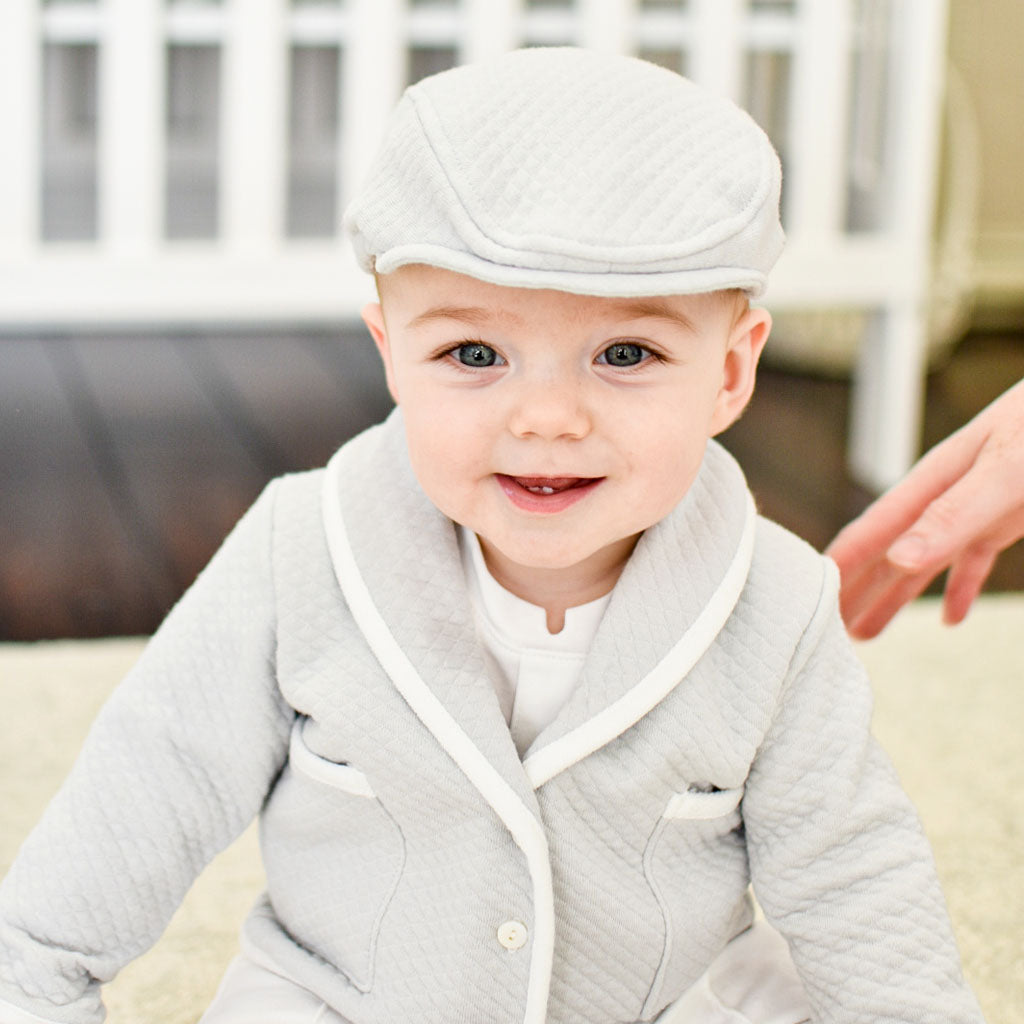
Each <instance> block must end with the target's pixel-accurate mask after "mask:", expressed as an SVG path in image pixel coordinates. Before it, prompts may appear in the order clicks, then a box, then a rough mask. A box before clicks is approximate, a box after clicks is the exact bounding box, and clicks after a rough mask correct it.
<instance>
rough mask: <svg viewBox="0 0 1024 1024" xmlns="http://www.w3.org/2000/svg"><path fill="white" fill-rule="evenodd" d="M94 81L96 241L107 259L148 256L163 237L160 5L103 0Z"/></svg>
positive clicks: (144, 0) (135, 0)
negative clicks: (96, 78)
mask: <svg viewBox="0 0 1024 1024" xmlns="http://www.w3.org/2000/svg"><path fill="white" fill-rule="evenodd" d="M103 13H104V16H105V22H104V25H103V35H102V37H101V43H100V46H101V50H100V76H99V109H100V118H99V236H100V242H101V245H103V246H104V247H105V248H106V249H107V250H108V251H109V252H111V253H112V254H114V253H116V254H118V255H122V254H130V255H138V254H140V253H142V252H149V251H152V250H153V249H154V248H155V247H156V245H157V241H158V239H159V238H160V235H161V232H162V218H163V209H162V197H163V181H164V160H163V151H164V136H163V117H162V116H161V112H162V111H163V109H164V74H165V72H164V67H165V64H164V54H165V48H164V46H163V38H162V15H163V5H162V4H161V3H160V0H107V3H106V6H105V8H104V12H103Z"/></svg>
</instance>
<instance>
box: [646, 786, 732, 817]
mask: <svg viewBox="0 0 1024 1024" xmlns="http://www.w3.org/2000/svg"><path fill="white" fill-rule="evenodd" d="M742 799H743V787H742V786H737V787H736V788H735V789H714V790H711V791H710V792H705V791H703V790H699V789H688V790H686V791H685V792H684V793H676V794H675V795H674V796H672V797H671V799H670V800H669V802H668V804H667V805H666V807H665V810H664V811H663V812H662V815H661V816H662V817H663V818H685V819H688V820H690V821H708V820H710V819H711V818H720V817H722V815H724V814H728V813H729V812H730V811H734V810H735V809H736V808H737V807H739V805H740V800H742Z"/></svg>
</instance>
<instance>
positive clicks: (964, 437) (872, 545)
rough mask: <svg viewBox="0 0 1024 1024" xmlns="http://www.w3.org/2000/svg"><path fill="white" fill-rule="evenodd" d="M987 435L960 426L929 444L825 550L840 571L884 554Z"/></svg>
mask: <svg viewBox="0 0 1024 1024" xmlns="http://www.w3.org/2000/svg"><path fill="white" fill-rule="evenodd" d="M986 436H987V435H980V434H979V436H977V437H975V436H973V435H972V434H970V433H967V432H963V431H961V432H958V433H956V434H953V435H951V436H950V437H949V438H947V439H946V440H945V441H943V442H942V443H941V444H940V445H938V446H936V447H935V448H933V449H932V450H931V451H930V452H928V454H927V455H925V456H924V458H923V459H921V461H920V462H918V463H917V465H916V466H914V468H913V469H912V470H911V471H910V472H909V473H908V474H907V476H906V477H905V478H904V479H903V480H902V481H900V483H898V484H896V485H895V486H894V487H892V488H891V489H890V490H888V491H887V492H886V493H885V494H883V495H882V496H881V497H880V498H878V499H877V500H876V501H874V502H873V503H872V504H871V505H869V506H868V508H867V509H865V510H864V512H862V513H861V514H860V515H859V516H858V517H857V518H856V519H855V520H854V521H853V522H852V523H850V524H848V525H847V526H846V527H844V528H843V529H842V530H840V532H839V533H838V534H837V536H836V538H835V539H834V540H833V541H832V543H831V544H830V545H829V546H828V548H827V549H826V553H827V554H828V555H830V556H831V557H832V558H834V559H835V560H836V563H837V564H838V565H839V567H840V570H843V569H844V568H846V569H847V570H848V571H853V570H855V568H856V566H857V565H859V564H862V563H864V562H867V561H871V560H872V559H873V558H875V557H877V556H881V555H882V554H884V552H885V551H886V550H887V549H888V548H889V547H890V546H891V545H892V544H893V542H894V541H895V540H896V539H897V538H898V537H900V536H901V535H902V534H903V533H905V532H907V531H908V530H909V529H910V528H911V527H912V526H913V525H914V524H915V523H916V522H917V521H918V519H919V518H920V517H921V516H922V515H923V514H924V512H925V511H926V510H927V509H928V507H929V505H930V504H931V503H932V502H934V501H935V500H936V499H937V498H938V497H939V496H940V495H942V494H943V492H945V491H947V490H948V489H949V488H950V487H952V486H954V485H955V484H956V482H957V481H958V480H959V479H960V478H961V477H962V476H963V475H964V474H965V473H967V472H968V471H969V470H970V468H971V467H972V465H973V464H974V460H975V458H976V457H977V454H978V450H979V449H980V447H981V445H982V444H983V443H984V440H985V437H986Z"/></svg>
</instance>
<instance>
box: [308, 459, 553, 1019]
mask: <svg viewBox="0 0 1024 1024" xmlns="http://www.w3.org/2000/svg"><path fill="white" fill-rule="evenodd" d="M340 454H341V453H340V452H339V453H338V454H336V455H335V456H334V457H333V458H332V459H331V461H330V462H329V463H328V464H327V472H326V475H325V480H324V491H323V510H322V511H323V521H324V530H325V532H326V535H327V546H328V549H329V550H330V553H331V560H332V562H333V564H334V572H335V575H336V576H337V579H338V584H339V585H340V586H341V589H342V593H343V594H344V595H345V600H346V601H347V602H348V608H349V611H350V612H351V613H352V617H353V618H354V619H355V621H356V624H357V625H358V626H359V628H360V630H361V631H362V633H363V636H364V637H365V638H366V642H367V643H368V644H369V645H370V648H371V650H372V651H373V653H374V654H375V655H376V657H377V660H378V661H379V662H380V664H381V667H382V668H383V669H384V671H385V672H387V674H388V675H389V676H390V677H391V680H392V682H393V683H394V684H395V687H396V689H397V690H398V692H399V693H400V694H401V695H402V697H403V698H404V699H405V701H406V702H407V703H408V705H409V707H411V708H412V710H413V711H414V712H415V714H416V716H417V717H418V718H419V719H420V721H421V722H423V724H424V725H425V726H426V727H427V728H428V729H429V730H430V731H431V732H432V733H433V734H434V736H435V737H436V738H437V740H438V742H439V743H440V744H441V746H442V747H443V748H444V750H445V751H446V752H447V753H448V755H449V756H450V757H451V758H452V760H453V761H454V762H455V763H456V764H457V765H458V767H459V768H460V769H461V770H462V772H463V773H464V774H465V775H466V777H467V778H468V779H469V781H470V782H471V783H472V784H473V785H474V786H475V787H476V789H477V790H478V791H479V792H480V794H481V796H483V798H484V799H485V800H486V801H487V802H488V803H489V804H490V805H491V807H493V808H494V810H495V812H496V813H497V815H498V817H499V818H501V820H502V822H504V824H505V826H506V828H508V830H509V832H511V833H512V838H513V839H514V840H515V842H516V845H517V846H518V847H519V848H520V849H521V850H522V851H523V853H524V854H525V856H526V863H527V867H528V868H529V871H530V878H531V880H532V882H533V904H534V922H533V928H532V929H531V935H532V938H533V945H532V947H531V950H530V982H529V985H528V987H527V992H526V1014H525V1016H524V1018H523V1022H524V1024H544V1021H545V1019H546V1017H547V1005H548V992H549V989H550V986H551V971H552V964H553V960H554V950H555V897H554V886H553V883H552V878H551V861H550V857H549V854H548V844H547V837H546V836H545V834H544V829H543V827H542V826H541V824H540V822H539V821H537V819H536V818H535V817H534V815H533V814H532V813H531V811H530V810H529V809H528V808H527V807H526V805H525V804H523V802H522V801H521V800H520V799H519V797H518V796H517V795H516V793H515V791H514V790H513V789H512V787H511V786H509V784H508V783H507V782H506V781H505V780H504V779H503V778H502V777H501V775H500V774H499V772H498V771H497V770H496V769H495V768H494V766H493V765H492V764H491V763H490V761H488V760H487V758H486V757H484V755H483V754H482V753H481V752H480V750H479V749H478V748H477V747H476V745H475V744H474V743H473V742H472V740H470V738H469V737H468V736H467V735H466V733H465V732H464V731H463V730H462V728H461V727H460V726H459V724H458V723H457V722H456V721H455V719H454V718H452V716H451V715H450V714H449V713H448V710H447V709H446V708H445V707H444V705H443V704H442V703H441V702H440V701H439V700H438V699H437V697H436V696H435V695H434V693H433V692H432V691H431V689H430V688H429V687H428V686H427V684H426V683H425V682H424V681H423V679H422V678H421V677H420V675H419V673H418V672H417V671H416V669H415V667H414V666H413V664H412V662H410V661H409V659H408V657H407V656H406V654H405V652H404V651H403V650H402V649H401V647H399V645H398V641H397V640H395V638H394V636H393V634H392V633H391V630H390V629H389V628H388V625H387V623H386V622H385V621H384V619H383V617H382V616H381V614H380V612H379V611H378V609H377V606H376V605H375V604H374V602H373V598H372V597H371V596H370V592H369V590H368V589H367V586H366V582H365V581H364V580H363V577H362V574H361V573H360V571H359V566H358V564H357V563H356V560H355V556H354V555H353V553H352V547H351V545H350V544H349V540H348V533H347V531H346V529H345V520H344V517H343V516H342V513H341V502H340V498H339V489H338V484H339V479H338V477H339V475H340V463H339V456H340Z"/></svg>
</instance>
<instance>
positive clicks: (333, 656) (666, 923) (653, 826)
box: [0, 414, 981, 1024]
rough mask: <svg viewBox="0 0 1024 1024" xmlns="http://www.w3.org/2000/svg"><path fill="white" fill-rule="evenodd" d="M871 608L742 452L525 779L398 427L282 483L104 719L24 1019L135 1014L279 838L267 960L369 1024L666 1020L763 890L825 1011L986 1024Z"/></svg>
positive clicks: (83, 760) (257, 936) (28, 857)
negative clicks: (766, 500) (213, 862)
mask: <svg viewBox="0 0 1024 1024" xmlns="http://www.w3.org/2000/svg"><path fill="white" fill-rule="evenodd" d="M836 589H837V581H836V574H835V571H834V568H833V567H832V566H831V564H830V563H828V562H826V561H825V560H824V559H822V558H821V557H820V556H819V555H817V554H816V553H815V552H813V551H812V550H811V549H810V548H809V547H807V546H806V545H805V544H803V543H802V542H800V541H798V540H797V539H795V538H794V537H793V536H791V535H790V534H788V533H786V532H785V531H783V530H782V529H781V528H779V527H778V526H775V525H773V524H771V523H769V522H767V521H765V520H763V519H760V518H759V517H757V516H756V514H755V513H754V511H753V506H752V503H751V500H750V498H749V494H748V492H747V489H746V485H745V483H744V480H743V477H742V474H741V473H740V471H739V469H738V468H737V467H736V465H735V463H734V462H733V461H732V459H731V458H730V457H729V456H728V455H727V454H725V452H724V451H723V450H722V449H721V448H720V447H718V446H717V445H715V444H714V443H711V444H710V445H709V448H708V452H707V456H706V458H705V461H704V465H703V467H702V470H701V473H700V476H699V478H698V480H697V481H696V483H695V484H694V486H693V487H692V489H691V491H690V493H689V494H688V495H687V497H686V499H685V500H684V501H683V502H682V504H681V505H680V506H679V507H678V508H677V509H676V510H675V512H674V513H673V514H672V515H671V516H670V517H669V518H668V519H666V520H665V521H664V522H662V523H660V524H658V525H657V526H655V527H653V528H652V529H650V530H649V531H648V532H647V533H646V534H645V535H644V536H643V538H642V539H641V541H640V543H639V545H638V546H637V548H636V551H635V553H634V555H633V557H632V559H631V560H630V563H629V564H628V566H627V568H626V570H625V572H624V574H623V576H622V578H621V580H620V582H619V584H618V586H617V587H616V589H615V592H614V594H613V596H612V599H611V602H610V605H609V607H608V610H607V612H606V615H605V618H604V621H603V624H602V627H601V629H600V631H599V635H598V637H597V639H596V641H595V643H594V646H593V649H592V651H591V653H590V655H589V658H588V661H587V663H586V665H585V667H584V670H583V676H582V678H581V681H580V683H579V685H578V687H577V688H576V690H575V691H574V693H573V694H572V696H571V697H570V699H569V701H568V703H567V704H566V706H565V707H564V708H563V709H562V711H561V712H560V713H559V715H558V717H557V718H556V719H555V721H554V722H553V723H552V724H551V725H550V726H549V727H548V728H546V729H545V730H544V731H543V732H542V733H541V734H540V736H539V737H538V738H537V740H536V741H535V742H534V744H533V746H532V747H531V748H530V749H529V750H528V751H527V752H526V754H525V756H524V757H523V758H522V759H520V757H519V756H518V755H517V753H516V750H515V747H514V746H513V744H512V740H511V737H510V735H509V731H508V728H507V727H506V725H505V722H504V720H503V718H502V716H501V713H500V711H499V708H498V703H497V698H496V696H495V693H494V689H493V687H492V685H491V683H490V681H489V680H488V677H487V672H486V670H485V663H484V659H483V656H482V654H481V651H480V649H479V647H478V645H477V642H476V640H475V638H474V634H473V627H472V622H471V613H470V609H469V608H468V606H467V600H466V594H465V585H464V580H463V576H462V572H461V568H460V562H459V557H458V553H457V547H456V539H455V532H454V530H453V527H452V524H451V523H450V522H449V521H447V520H446V519H444V518H443V517H442V516H441V515H440V513H438V512H437V511H436V510H435V509H434V508H433V507H432V506H431V505H430V504H429V503H428V502H427V500H426V499H425V498H424V496H423V495H422V493H421V492H420V490H419V489H418V487H417V485H416V483H415V480H414V478H413V476H412V473H411V470H410V468H409V465H408V461H407V457H406V453H405V445H404V434H403V430H402V424H401V421H400V418H399V416H398V414H395V415H394V416H393V417H392V418H391V420H390V421H389V422H388V423H386V424H384V425H382V426H380V427H377V428H374V429H373V430H371V431H369V432H367V433H365V434H363V435H361V436H360V437H358V438H357V439H355V440H354V441H352V442H350V443H349V444H347V445H346V446H345V447H343V448H342V449H341V451H340V452H339V453H338V455H337V456H336V457H335V458H334V460H332V462H331V464H330V465H329V466H328V467H327V469H326V470H321V471H317V472H313V473H306V474H298V475H295V476H292V477H286V478H283V479H282V480H280V481H277V482H276V483H274V484H272V485H271V486H270V487H269V488H268V489H267V491H266V492H265V493H264V495H263V496H262V497H261V498H260V500H259V501H258V502H257V503H256V504H255V505H254V507H253V508H252V509H251V510H250V512H249V513H248V514H247V515H246V516H245V517H244V519H243V520H242V521H241V523H240V524H239V525H238V527H237V528H236V529H235V531H234V532H233V533H232V535H231V537H230V538H229V539H228V540H227V541H226V542H225V544H224V546H223V548H222V549H221V550H220V552H218V554H217V555H216V556H215V558H214V559H213V561H212V562H211V563H210V565H209V566H208V567H207V569H206V570H205V571H204V572H203V573H202V574H201V576H200V577H199V579H198V580H197V582H196V583H195V585H194V586H193V587H192V589H191V590H190V591H189V593H188V594H187V595H186V596H185V597H184V598H183V599H182V601H181V602H180V603H179V605H178V606H177V607H176V608H175V609H174V611H173V612H172V613H171V614H170V616H169V617H168V619H167V621H166V622H165V623H164V625H163V626H162V627H161V628H160V630H159V631H158V632H157V634H156V635H155V636H154V638H153V639H152V641H151V642H150V644H149V645H148V646H147V649H146V651H145V653H144V654H143V656H142V658H141V660H140V662H139V663H138V665H137V667H136V668H135V669H134V670H133V671H132V672H131V674H130V675H129V677H128V678H127V679H126V680H125V681H124V682H123V683H122V685H121V686H120V687H119V689H118V690H117V692H116V693H115V695H114V696H113V697H112V699H111V700H110V701H109V703H108V704H107V705H106V707H105V708H104V710H103V711H102V712H101V713H100V715H99V718H98V720H97V722H96V723H95V726H94V727H93V729H92V731H91V733H90V736H89V738H88V740H87V741H86V744H85V747H84V749H83V752H82V754H81V756H80V758H79V760H78V762H77V764H76V767H75V768H74V770H73V772H72V774H71V775H70V777H69V779H68V780H67V782H66V783H65V784H64V786H63V787H62V789H61V790H60V792H59V793H58V795H57V796H56V797H55V799H54V801H53V803H52V804H51V806H50V807H49V808H48V810H47V811H46V813H45V815H44V817H43V820H42V821H41V823H40V824H39V826H38V827H37V828H36V829H35V830H34V832H33V833H32V834H31V835H30V837H29V838H28V839H27V841H26V842H25V844H24V846H23V847H22V850H21V851H20V853H19V856H18V858H17V860H16V862H15V864H14V866H13V867H12V869H11V871H10V873H9V875H8V877H7V879H6V880H5V882H4V884H3V886H2V887H0V1021H3V1019H4V1011H3V1004H4V1003H6V1004H7V1005H8V1007H9V1008H10V1007H19V1008H21V1009H22V1010H24V1011H27V1012H29V1013H32V1014H35V1015H37V1016H38V1017H41V1018H43V1019H44V1020H52V1021H62V1022H74V1024H79V1022H81V1024H92V1022H97V1021H100V1020H101V1019H102V1017H103V1008H102V1003H101V999H100V986H101V984H102V983H103V982H105V981H107V980H109V979H110V978H112V977H113V976H114V974H115V973H116V972H117V971H118V970H119V968H121V967H122V966H123V965H124V964H125V963H126V962H127V961H129V960H131V959H132V958H134V957H136V956H138V955H139V954H140V953H142V952H143V951H144V950H145V949H146V948H147V947H148V946H149V945H150V944H151V943H152V942H153V941H155V939H156V937H157V936H158V935H159V934H160V932H161V931H162V929H163V928H164V926H165V925H166V923H167V921H168V919H169V918H170V916H171V914H172V912H173V911H174V909H175V908H176V906H177V905H178V903H179V902H180V900H181V898H182V897H183V895H184V893H185V891H186V890H187V888H188V887H189V885H190V884H191V882H192V881H193V879H194V878H195V876H196V875H197V874H198V873H199V872H200V871H201V870H202V868H203V866H204V865H205V864H206V863H207V862H208V860H209V859H210V858H211V857H212V856H213V855H214V854H215V853H217V852H218V851H219V850H221V849H222V848H223V847H225V846H226V845H227V844H228V843H230V842H231V841H232V839H234V837H235V836H237V835H238V834H239V833H240V832H241V831H242V830H243V829H244V828H245V826H246V825H247V824H248V823H249V822H250V821H251V820H252V819H253V817H254V816H256V815H259V816H260V819H261V843H262V852H263V858H264V863H265V867H266V876H267V891H266V895H265V896H264V897H263V898H262V899H261V900H260V901H259V902H258V904H257V906H256V907H255V909H254V910H253V912H252V914H251V916H250V918H249V919H248V921H247V923H246V925H245V941H246V943H247V944H248V945H249V946H250V947H251V948H252V949H254V950H256V951H258V953H259V955H260V956H262V957H264V958H265V959H268V960H270V961H271V962H273V963H274V964H276V965H278V966H279V968H280V969H281V970H282V971H283V972H285V973H286V974H288V975H290V976H292V977H293V978H295V979H297V980H299V981H300V982H301V983H302V984H303V985H305V986H307V987H308V988H309V989H310V990H312V991H313V992H315V993H317V994H318V995H319V996H320V997H321V998H322V999H324V1000H325V1001H326V1002H327V1003H328V1004H329V1005H330V1006H331V1007H333V1008H335V1009H336V1010H337V1011H338V1012H339V1013H340V1014H342V1015H343V1016H344V1017H346V1018H348V1019H349V1020H351V1021H353V1022H356V1024H399V1022H406V1021H416V1022H418V1024H419V1022H423V1024H431V1022H437V1024H441V1022H444V1024H456V1022H466V1024H491V1022H494V1024H498V1022H501V1024H506V1022H507V1024H512V1022H523V1024H541V1022H544V1021H550V1022H566V1024H584V1022H585V1024H611V1022H635V1021H649V1020H652V1019H653V1018H654V1017H656V1016H657V1014H658V1013H659V1012H661V1011H662V1010H663V1008H664V1007H666V1006H667V1005H669V1004H670V1003H671V1002H672V1001H674V1000H675V999H677V998H678V997H679V996H680V994H681V993H682V992H684V991H685V990H686V989H687V988H688V986H690V985H691V984H692V983H693V982H694V981H695V980H696V979H697V978H698V977H699V976H700V975H701V974H702V973H703V971H704V970H705V969H706V968H707V966H708V964H709V962H710V961H711V960H712V959H713V958H714V957H715V955H716V954H717V953H718V952H719V951H720V950H721V949H722V947H723V945H724V944H725V943H726V942H727V941H728V940H729V939H730V938H731V937H732V936H734V935H735V934H737V933H738V932H739V931H741V930H742V929H743V928H744V927H746V926H747V924H748V922H749V920H750V910H749V903H748V900H747V898H746V892H747V889H748V884H749V883H750V882H751V880H752V881H753V886H754V890H755V892H756V895H757V897H758V900H759V901H760V904H761V905H762V907H763V908H764V911H765V914H766V916H767V918H768V919H769V920H770V921H771V922H772V923H773V924H774V925H775V926H776V927H777V928H778V929H779V930H780V931H781V932H782V934H783V935H784V936H785V937H786V938H787V940H788V942H789V944H790V947H791V950H792V954H793V958H794V961H795V963H796V966H797V968H798V970H799V973H800V976H801V978H802V980H803V983H804V985H805V987H806V989H807V993H808V997H809V999H810V1002H811V1005H812V1007H813V1008H814V1011H815V1020H818V1021H829V1022H849V1024H868V1022H892V1021H903V1022H911V1021H913V1022H922V1024H924V1022H935V1024H938V1022H940V1021H941V1022H942V1024H951V1022H958V1024H959V1022H977V1021H980V1019H981V1015H980V1013H979V1011H978V1008H977V1004H976V1003H975V1001H974V998H973V996H972V995H971V993H970V992H969V990H968V989H967V987H966V986H965V983H964V981H963V979H962V977H961V973H960V968H959V964H958V957H957V953H956V949H955V946H954V942H953V939H952V936H951V933H950V926H949V923H948V920H947V915H946V910H945V906H944V902H943V898H942V895H941V893H940V891H939V888H938V885H937V882H936V879H935V874H934V868H933V864H932V860H931V855H930V852H929V849H928V846H927V843H926V841H925V839H924V837H923V835H922V832H921V829H920V827H919V824H918V822H917V820H916V817H915V815H914V812H913V811H912V809H911V807H910V806H909V804H908V802H907V800H906V798H905V796H904V795H903V793H902V791H901V789H900V787H899V785H898V782H897V780H896V778H895V776H894V773H893V771H892V769H891V767H890V765H889V763H888V762H887V760H886V759H885V757H884V755H883V754H882V753H881V752H880V751H879V749H878V748H877V747H876V746H875V744H874V743H873V741H872V740H871V738H870V737H869V732H868V727H869V716H870V708H871V700H870V694H869V688H868V683H867V681H866V679H865V677H864V673H863V671H862V669H861V667H860V666H859V664H858V663H857V661H856V659H855V657H854V654H853V652H852V650H851V646H850V644H849V643H848V641H847V639H846V636H845V633H844V631H843V628H842V625H841V622H840V620H839V618H838V615H837V610H836ZM510 923H511V924H510ZM509 947H513V948H509ZM515 947H518V948H515ZM12 1016H13V1014H12Z"/></svg>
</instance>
